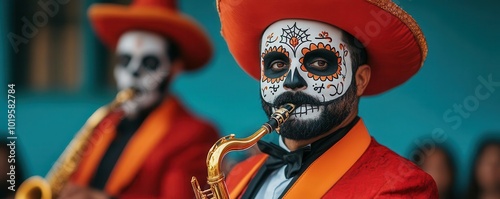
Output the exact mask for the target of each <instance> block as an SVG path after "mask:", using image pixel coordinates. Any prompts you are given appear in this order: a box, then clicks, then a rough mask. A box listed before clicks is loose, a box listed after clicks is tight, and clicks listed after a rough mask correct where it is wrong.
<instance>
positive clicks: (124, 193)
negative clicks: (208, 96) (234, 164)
mask: <svg viewBox="0 0 500 199" xmlns="http://www.w3.org/2000/svg"><path fill="white" fill-rule="evenodd" d="M118 121H119V118H117V117H116V116H114V115H111V116H109V117H108V118H107V119H106V120H103V122H101V124H100V125H99V126H98V128H97V129H96V131H95V132H94V137H93V140H92V141H91V146H90V147H89V149H88V151H87V152H86V153H87V154H86V155H85V156H84V159H83V160H82V161H81V163H80V165H79V168H78V170H77V172H76V173H75V174H74V175H73V177H72V181H73V183H76V184H78V185H81V186H86V185H88V183H89V182H90V180H91V178H92V176H93V174H94V172H95V170H96V167H97V165H98V164H99V162H100V158H101V157H102V156H103V154H104V152H105V151H106V149H107V147H108V145H109V143H110V142H111V141H112V140H113V137H114V134H115V128H116V124H117V123H118ZM217 139H218V134H217V132H216V131H215V130H214V128H213V127H212V126H211V125H209V124H208V123H206V122H203V121H201V120H199V119H197V118H195V117H193V116H192V115H190V114H189V113H188V112H186V110H184V108H183V107H182V106H181V105H180V103H179V102H177V100H175V99H169V100H167V101H165V102H163V103H162V104H161V105H160V106H159V107H158V108H157V109H155V110H154V111H153V112H152V113H151V114H150V115H149V116H148V117H147V118H146V120H145V121H144V122H143V123H142V124H141V126H140V128H139V129H138V130H137V132H136V133H135V134H134V135H133V137H132V138H131V139H130V140H129V142H128V143H127V146H126V147H125V149H124V150H123V152H122V154H121V155H120V158H119V159H118V162H117V163H116V165H115V167H114V169H113V171H112V173H111V175H110V177H109V179H108V181H107V184H106V186H105V189H104V191H105V192H106V193H107V194H109V195H111V196H114V197H117V198H176V199H177V198H193V197H194V194H193V190H192V188H191V183H190V180H191V177H192V176H196V177H197V178H198V179H206V175H207V171H206V170H207V167H206V164H205V160H206V156H207V153H208V150H209V149H210V147H211V146H212V145H213V144H214V143H215V142H216V141H217ZM201 182H202V183H203V181H201Z"/></svg>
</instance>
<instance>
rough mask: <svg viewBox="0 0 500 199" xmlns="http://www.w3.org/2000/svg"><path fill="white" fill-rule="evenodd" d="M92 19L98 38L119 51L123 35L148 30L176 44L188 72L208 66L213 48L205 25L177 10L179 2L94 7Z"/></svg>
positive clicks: (143, 0)
mask: <svg viewBox="0 0 500 199" xmlns="http://www.w3.org/2000/svg"><path fill="white" fill-rule="evenodd" d="M88 16H89V18H90V21H91V23H92V26H93V28H94V30H95V32H96V33H97V36H98V37H99V38H100V39H101V40H102V42H104V43H105V44H106V45H107V46H108V47H109V48H111V49H115V48H116V45H117V42H118V39H119V38H120V36H121V35H122V34H123V33H124V32H126V31H130V30H146V31H151V32H155V33H157V34H160V35H163V36H165V37H167V38H168V39H170V40H171V41H173V42H174V43H176V44H177V45H178V46H179V48H180V50H181V59H182V60H184V62H185V69H186V70H193V69H197V68H200V67H202V66H203V65H205V64H206V63H207V62H208V61H209V60H210V58H211V57H212V45H211V43H210V40H209V38H208V36H207V35H206V34H205V32H204V31H203V29H202V28H201V26H199V25H198V24H197V23H196V22H195V21H194V20H193V19H191V18H190V17H189V16H186V15H184V14H182V13H181V12H179V11H178V10H177V6H176V1H175V0H134V1H133V2H132V4H131V5H130V6H124V5H117V4H94V5H92V6H91V7H90V8H89V11H88Z"/></svg>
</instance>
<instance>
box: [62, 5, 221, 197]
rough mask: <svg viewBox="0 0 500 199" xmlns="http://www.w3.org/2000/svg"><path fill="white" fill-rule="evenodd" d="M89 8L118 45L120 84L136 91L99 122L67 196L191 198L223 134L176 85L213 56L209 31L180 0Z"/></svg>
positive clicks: (106, 38) (103, 35) (104, 35)
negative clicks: (187, 103)
mask: <svg viewBox="0 0 500 199" xmlns="http://www.w3.org/2000/svg"><path fill="white" fill-rule="evenodd" d="M88 15H89V17H90V20H91V23H92V25H93V28H94V30H95V32H96V34H97V35H98V37H99V38H100V39H101V40H102V42H103V43H104V44H106V45H107V46H108V47H109V48H110V49H112V50H114V51H115V52H116V57H117V63H116V66H115V68H114V75H115V78H116V82H117V87H118V88H119V89H120V90H123V89H127V88H134V89H135V90H136V91H137V95H136V97H135V98H134V99H133V100H130V101H128V102H126V103H125V104H124V105H123V107H122V110H121V111H118V112H120V113H118V112H117V113H116V114H111V115H110V116H108V117H107V118H106V119H105V120H103V122H101V124H100V125H99V126H98V127H97V130H95V132H94V135H93V138H92V140H91V141H92V142H91V144H90V147H88V148H87V151H86V154H84V158H83V160H82V161H81V162H80V164H79V167H78V170H77V171H76V172H75V174H74V175H73V176H72V179H71V183H69V184H68V185H66V187H65V188H64V189H63V191H62V193H61V195H60V198H192V197H193V192H192V189H191V185H190V183H189V178H190V177H191V176H192V175H195V176H199V177H200V178H201V177H203V176H205V174H206V166H205V157H206V154H207V151H208V150H209V149H210V147H211V146H212V144H213V143H214V142H215V141H216V140H217V138H218V134H217V132H216V130H215V129H214V128H213V127H212V125H210V124H209V123H207V122H205V121H202V120H201V119H199V118H197V117H195V116H193V115H192V114H190V113H189V112H188V111H187V110H186V109H185V108H184V107H183V105H182V103H181V102H180V101H179V100H178V99H176V97H175V96H173V95H172V94H170V92H169V86H170V84H171V82H172V81H173V79H174V78H175V76H176V75H178V74H179V73H180V72H182V71H183V70H186V71H192V70H195V69H199V68H201V67H202V66H203V65H204V64H206V63H207V62H208V61H209V59H210V58H211V56H212V46H211V43H210V41H209V39H208V37H207V36H206V34H205V33H204V31H203V30H202V29H201V27H200V26H199V25H197V23H196V22H194V21H193V20H191V19H190V18H188V17H186V16H184V15H183V14H182V13H180V12H179V11H178V10H177V8H176V2H175V1H174V0H135V1H133V2H132V4H131V5H130V6H122V5H114V4H96V5H93V6H91V7H90V9H89V12H88Z"/></svg>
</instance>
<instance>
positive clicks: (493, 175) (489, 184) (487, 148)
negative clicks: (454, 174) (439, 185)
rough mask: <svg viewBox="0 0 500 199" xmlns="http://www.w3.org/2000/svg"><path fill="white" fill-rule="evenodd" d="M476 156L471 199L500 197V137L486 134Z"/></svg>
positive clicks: (494, 198) (496, 198) (470, 191)
mask: <svg viewBox="0 0 500 199" xmlns="http://www.w3.org/2000/svg"><path fill="white" fill-rule="evenodd" d="M486 137H488V138H486V139H484V140H483V141H482V142H480V144H479V145H478V146H479V147H478V150H477V152H476V154H475V156H474V162H473V170H472V171H471V178H470V183H469V193H468V194H467V197H468V198H469V199H499V198H500V138H498V134H497V135H496V136H495V137H493V138H492V137H491V136H486Z"/></svg>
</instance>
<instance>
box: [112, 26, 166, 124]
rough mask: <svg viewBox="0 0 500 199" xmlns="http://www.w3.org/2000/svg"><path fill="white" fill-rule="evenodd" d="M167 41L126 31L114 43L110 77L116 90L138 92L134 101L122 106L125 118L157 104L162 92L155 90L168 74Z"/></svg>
mask: <svg viewBox="0 0 500 199" xmlns="http://www.w3.org/2000/svg"><path fill="white" fill-rule="evenodd" d="M167 45H168V41H167V40H166V39H165V38H164V37H162V36H160V35H157V34H155V33H152V32H146V31H130V32H126V33H124V34H123V35H122V36H121V37H120V39H119V40H118V45H117V48H116V54H117V57H118V63H117V65H116V67H115V69H114V75H115V78H116V81H117V84H118V88H119V89H120V90H123V89H126V88H135V89H137V90H138V91H139V94H138V95H137V97H136V98H134V100H132V101H130V102H127V103H125V104H124V106H123V109H124V110H125V112H126V114H127V115H132V116H133V115H135V114H136V113H137V112H138V111H140V110H144V109H146V108H149V107H151V106H152V105H153V104H155V103H157V102H158V101H159V100H160V99H161V98H162V96H163V92H164V91H160V89H159V87H160V85H161V84H162V83H164V81H166V78H167V76H168V74H169V72H170V68H171V61H170V59H169V57H168V52H167V51H168V49H167Z"/></svg>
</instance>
